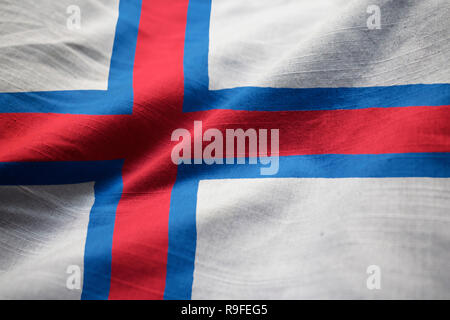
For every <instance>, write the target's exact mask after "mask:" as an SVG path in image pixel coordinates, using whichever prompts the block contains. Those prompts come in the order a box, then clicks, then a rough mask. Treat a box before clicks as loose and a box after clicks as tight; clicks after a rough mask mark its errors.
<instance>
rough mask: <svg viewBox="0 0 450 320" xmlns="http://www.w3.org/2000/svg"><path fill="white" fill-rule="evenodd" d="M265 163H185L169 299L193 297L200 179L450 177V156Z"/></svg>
mask: <svg viewBox="0 0 450 320" xmlns="http://www.w3.org/2000/svg"><path fill="white" fill-rule="evenodd" d="M260 168H261V166H260V165H250V164H234V165H226V164H223V165H218V164H214V165H206V164H202V165H180V166H179V168H178V174H177V180H176V183H175V186H174V188H173V191H172V196H171V205H170V214H169V250H168V258H167V276H166V289H165V292H164V298H165V299H190V298H191V292H192V283H193V274H194V265H195V249H196V241H197V231H196V207H197V192H198V184H199V181H200V180H204V179H245V178H247V179H248V178H262V179H270V178H292V177H296V178H387V177H432V178H449V177H450V153H407V154H379V155H337V154H328V155H304V156H285V157H280V163H279V171H278V173H277V174H276V175H273V176H261V175H260Z"/></svg>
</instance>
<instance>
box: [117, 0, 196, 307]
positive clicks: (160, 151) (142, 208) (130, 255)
mask: <svg viewBox="0 0 450 320" xmlns="http://www.w3.org/2000/svg"><path fill="white" fill-rule="evenodd" d="M187 5H188V0H171V1H166V0H148V1H145V0H144V1H143V5H142V12H141V20H140V27H139V34H138V41H137V48H136V57H135V67H134V108H133V127H134V129H133V131H134V137H133V139H132V140H131V141H129V143H130V144H132V145H134V148H132V149H133V150H134V151H132V152H131V154H129V155H127V159H126V161H125V166H124V170H123V179H124V194H123V196H122V199H121V200H120V202H119V206H118V209H117V215H116V224H115V230H114V240H113V250H112V274H111V289H110V295H109V298H110V299H162V298H163V294H164V287H165V277H166V263H167V248H168V218H169V208H170V194H171V191H172V187H173V184H174V183H175V179H176V166H174V165H173V164H172V162H171V160H170V134H171V132H172V130H173V129H174V128H176V124H177V119H179V118H180V116H181V112H182V99H183V48H184V34H185V27H186V16H187Z"/></svg>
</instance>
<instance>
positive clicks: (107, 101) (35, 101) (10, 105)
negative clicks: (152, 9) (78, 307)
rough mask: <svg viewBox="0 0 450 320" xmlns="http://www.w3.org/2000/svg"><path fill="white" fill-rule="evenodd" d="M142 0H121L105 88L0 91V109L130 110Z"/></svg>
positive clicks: (93, 112) (94, 112)
mask: <svg viewBox="0 0 450 320" xmlns="http://www.w3.org/2000/svg"><path fill="white" fill-rule="evenodd" d="M141 2H142V0H135V1H120V3H119V17H118V20H117V26H116V33H115V38H114V45H113V51H112V55H111V63H110V69H109V70H110V71H109V79H108V90H68V91H46V92H14V93H0V113H13V112H23V113H28V112H38V113H64V114H87V115H107V114H111V115H113V114H131V113H132V111H133V67H134V56H135V49H136V42H137V34H138V28H139V19H140V10H141Z"/></svg>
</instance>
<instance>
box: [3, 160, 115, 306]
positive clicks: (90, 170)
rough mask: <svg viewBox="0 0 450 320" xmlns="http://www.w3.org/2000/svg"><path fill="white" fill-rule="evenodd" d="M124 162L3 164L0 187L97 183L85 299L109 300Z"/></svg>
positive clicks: (86, 262) (86, 261)
mask: <svg viewBox="0 0 450 320" xmlns="http://www.w3.org/2000/svg"><path fill="white" fill-rule="evenodd" d="M122 166H123V160H111V161H84V162H0V185H55V184H75V183H83V182H91V181H95V185H94V193H95V202H94V205H93V206H92V209H91V212H90V215H89V224H88V231H87V236H86V245H85V250H84V278H83V291H82V295H81V298H82V299H85V300H86V299H98V300H101V299H108V295H109V288H110V283H111V260H112V240H113V231H114V223H115V217H116V209H117V205H118V203H119V200H120V197H121V195H122V190H123V182H122Z"/></svg>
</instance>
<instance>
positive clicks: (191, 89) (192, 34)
mask: <svg viewBox="0 0 450 320" xmlns="http://www.w3.org/2000/svg"><path fill="white" fill-rule="evenodd" d="M210 14H211V0H190V1H189V6H188V13H187V22H186V35H185V42H184V60H183V66H184V101H183V110H184V111H194V109H195V106H197V105H200V106H201V105H202V104H203V102H202V99H204V98H205V93H208V92H209V89H208V87H209V77H208V51H209V21H210ZM197 95H198V96H197ZM199 99H200V101H199ZM191 109H192V110H191Z"/></svg>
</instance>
